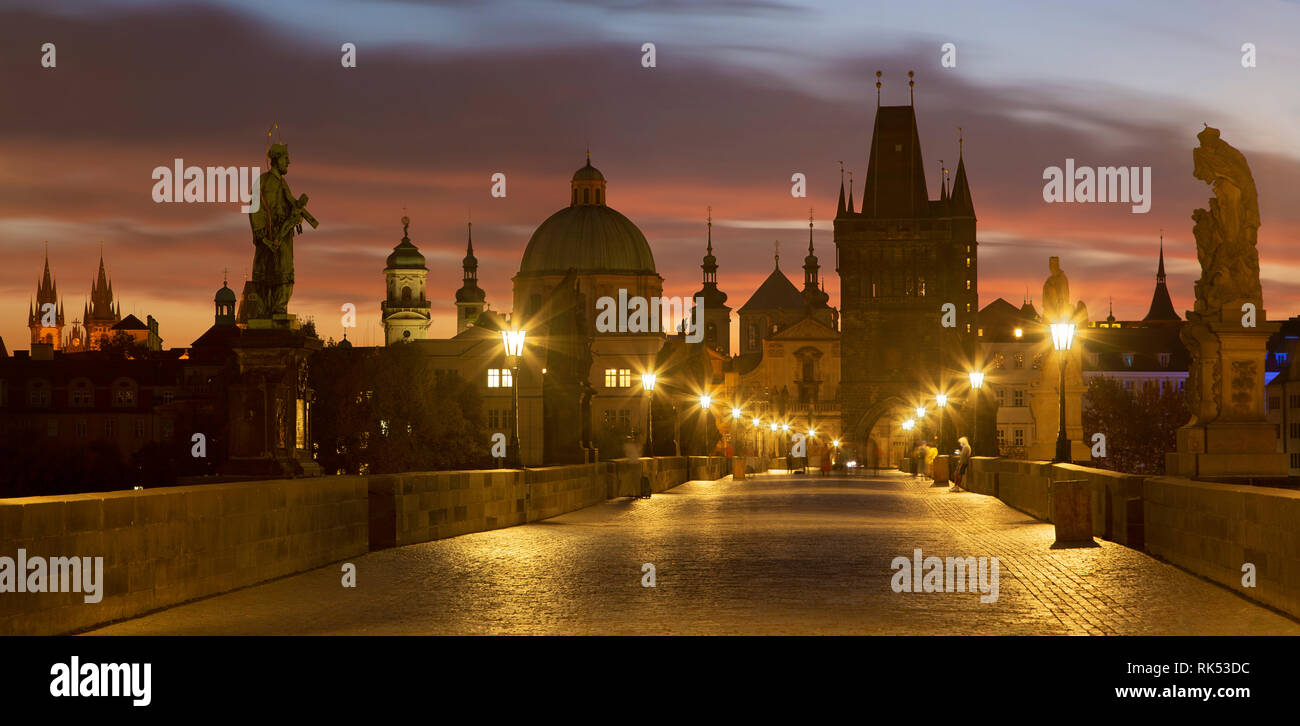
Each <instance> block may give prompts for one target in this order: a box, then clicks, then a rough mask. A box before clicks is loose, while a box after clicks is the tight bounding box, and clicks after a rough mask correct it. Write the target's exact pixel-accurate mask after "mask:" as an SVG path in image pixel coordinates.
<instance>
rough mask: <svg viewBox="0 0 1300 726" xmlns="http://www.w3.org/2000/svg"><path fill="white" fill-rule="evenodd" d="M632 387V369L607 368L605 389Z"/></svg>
mask: <svg viewBox="0 0 1300 726" xmlns="http://www.w3.org/2000/svg"><path fill="white" fill-rule="evenodd" d="M631 385H632V369H631V368H606V369H605V388H627V387H628V386H631Z"/></svg>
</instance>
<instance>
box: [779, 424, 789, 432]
mask: <svg viewBox="0 0 1300 726" xmlns="http://www.w3.org/2000/svg"><path fill="white" fill-rule="evenodd" d="M781 430H782V431H789V430H790V424H788V423H783V424H781Z"/></svg>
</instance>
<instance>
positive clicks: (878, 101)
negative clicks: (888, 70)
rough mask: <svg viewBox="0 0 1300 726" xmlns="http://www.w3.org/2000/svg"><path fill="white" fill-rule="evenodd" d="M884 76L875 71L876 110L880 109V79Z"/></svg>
mask: <svg viewBox="0 0 1300 726" xmlns="http://www.w3.org/2000/svg"><path fill="white" fill-rule="evenodd" d="M883 75H884V74H883V73H881V72H880V71H876V108H880V77H881V76H883Z"/></svg>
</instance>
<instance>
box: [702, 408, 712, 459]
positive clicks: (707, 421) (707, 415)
mask: <svg viewBox="0 0 1300 726" xmlns="http://www.w3.org/2000/svg"><path fill="white" fill-rule="evenodd" d="M712 406H713V396H710V395H709V394H707V393H704V394H701V395H700V408H702V409H704V455H705V456H711V455H712V454H713V448H712V447H710V446H709V429H711V428H713V426H712V425H711V424H712V418H713V408H712Z"/></svg>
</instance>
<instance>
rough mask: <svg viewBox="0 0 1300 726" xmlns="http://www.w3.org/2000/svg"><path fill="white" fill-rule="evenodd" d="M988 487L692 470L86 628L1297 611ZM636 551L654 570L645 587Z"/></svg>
mask: <svg viewBox="0 0 1300 726" xmlns="http://www.w3.org/2000/svg"><path fill="white" fill-rule="evenodd" d="M1053 539H1054V537H1053V528H1052V526H1051V525H1048V524H1043V523H1041V522H1038V521H1036V520H1034V519H1032V518H1030V517H1029V516H1028V515H1026V514H1023V513H1021V512H1018V511H1016V510H1014V509H1011V508H1009V507H1007V506H1005V505H1004V504H1002V503H1001V502H1000V501H998V500H997V499H994V498H992V497H986V496H981V495H978V494H970V493H950V492H949V491H948V490H947V489H946V488H930V487H928V486H925V485H924V484H922V483H921V482H919V481H917V480H913V479H910V478H909V477H907V476H906V475H903V474H899V473H897V472H887V473H883V474H881V475H880V476H878V477H863V478H853V479H845V478H829V479H828V478H821V477H819V476H816V475H814V476H811V477H766V476H765V477H755V478H751V479H750V480H749V481H745V482H733V481H731V480H730V479H726V480H723V481H719V482H689V483H687V484H683V485H682V486H679V487H677V488H675V489H673V490H671V491H668V492H664V493H662V494H656V495H654V497H653V498H652V499H649V500H635V499H633V500H628V499H622V500H614V501H611V502H606V503H604V504H600V505H597V506H594V507H589V508H587V509H584V510H581V511H578V512H572V513H570V514H567V515H563V516H560V517H556V518H553V519H550V520H546V521H544V522H538V523H534V524H530V525H526V526H522V527H512V528H508V529H499V530H494V531H491V532H482V533H478V534H470V535H464V536H461V537H454V538H451V539H446V540H440V541H437V542H427V543H424V544H418V545H411V546H408V547H401V548H396V549H390V550H385V551H381V552H374V553H370V554H367V555H363V556H360V557H357V558H355V559H354V560H353V562H354V563H355V564H356V566H357V587H356V588H355V589H345V588H343V587H341V585H340V577H341V576H340V566H339V565H337V564H336V565H331V566H328V567H324V568H321V569H317V570H313V571H311V572H306V573H303V574H300V575H295V576H292V577H287V578H284V579H280V580H276V581H274V582H270V583H266V584H263V585H258V586H255V587H250V588H246V589H244V590H240V591H237V592H232V593H227V594H224V595H219V596H216V597H212V598H208V599H206V600H200V601H197V602H193V603H189V604H186V605H180V606H177V607H173V608H170V609H168V610H164V611H161V612H158V613H154V614H152V615H148V616H145V617H141V618H137V619H134V620H129V621H125V622H121V623H118V624H115V625H111V626H108V627H105V628H102V629H99V630H97V631H95V633H97V634H113V635H137V634H183V635H190V634H204V635H217V634H257V635H271V634H302V635H316V634H477V633H484V634H486V633H519V634H525V633H527V634H913V635H916V634H953V635H970V634H990V635H992V634H997V635H1017V634H1018V635H1067V634H1068V635H1087V634H1091V635H1103V634H1105V635H1114V634H1119V635H1136V634H1142V635H1148V634H1155V635H1162V634H1163V635H1175V634H1192V635H1199V634H1223V635H1226V634H1291V635H1297V634H1300V623H1297V622H1296V621H1294V620H1291V619H1289V618H1287V617H1285V616H1282V615H1279V614H1278V613H1276V612H1274V611H1272V610H1269V609H1267V608H1265V607H1262V606H1259V605H1256V604H1254V603H1252V602H1250V601H1248V600H1246V599H1244V598H1242V597H1240V596H1238V595H1236V594H1234V593H1232V592H1230V591H1229V590H1227V589H1225V588H1223V587H1220V586H1218V585H1215V584H1213V583H1210V582H1208V581H1206V580H1203V579H1201V578H1198V577H1196V576H1194V575H1191V574H1189V573H1187V572H1185V571H1183V570H1180V569H1178V568H1176V567H1173V566H1172V565H1169V564H1165V563H1163V562H1160V561H1158V560H1155V559H1153V558H1151V557H1149V556H1147V555H1145V554H1143V553H1141V552H1137V551H1134V550H1131V549H1128V548H1126V547H1123V546H1121V545H1117V544H1113V543H1110V542H1101V543H1100V546H1099V547H1092V548H1078V549H1056V550H1053V549H1050V545H1051V544H1052V542H1053ZM915 548H920V549H921V550H922V551H923V554H924V555H925V556H929V555H935V556H939V557H948V556H954V557H958V556H959V557H980V556H997V557H998V560H999V563H1000V577H999V597H998V599H997V601H996V602H993V603H987V604H985V603H981V602H980V599H979V594H978V593H977V592H951V593H949V592H936V593H924V592H917V593H906V592H904V593H895V592H894V591H893V590H892V588H891V587H890V581H891V578H892V576H893V575H894V572H895V570H893V569H891V566H890V565H891V562H892V561H893V559H894V558H895V557H898V556H903V557H908V558H910V557H911V556H912V551H913V550H914V549H915ZM647 562H649V563H653V564H654V565H655V568H656V587H654V588H648V587H642V585H641V580H642V564H643V563H647Z"/></svg>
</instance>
